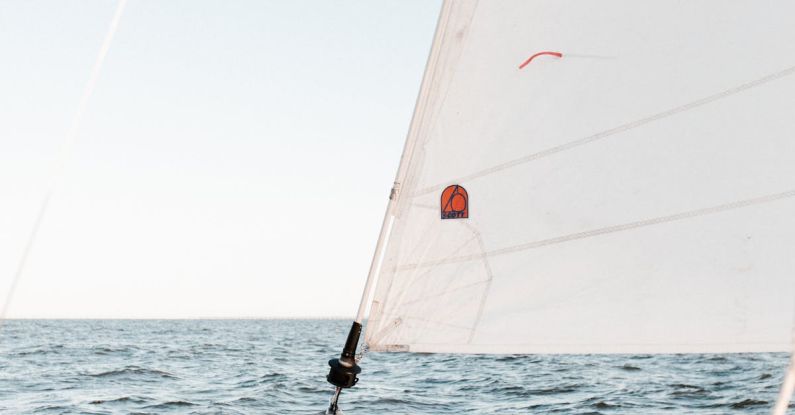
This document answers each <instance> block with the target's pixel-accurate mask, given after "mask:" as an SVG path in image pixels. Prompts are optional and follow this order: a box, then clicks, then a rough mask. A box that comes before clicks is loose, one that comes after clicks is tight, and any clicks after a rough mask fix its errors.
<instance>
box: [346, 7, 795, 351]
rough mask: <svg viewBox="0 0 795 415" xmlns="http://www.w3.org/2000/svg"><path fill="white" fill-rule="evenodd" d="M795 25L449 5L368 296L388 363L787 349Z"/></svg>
mask: <svg viewBox="0 0 795 415" xmlns="http://www.w3.org/2000/svg"><path fill="white" fill-rule="evenodd" d="M793 15H795V3H793V2H790V1H784V0H780V1H772V2H765V3H759V2H754V1H750V0H747V1H729V2H727V1H718V0H703V1H692V2H670V1H647V2H631V1H624V0H606V1H599V2H574V1H560V0H534V1H522V0H512V1H499V2H497V1H493V2H487V1H481V2H477V1H448V2H445V4H444V5H443V7H442V13H441V17H440V22H439V27H438V29H437V33H436V36H435V40H434V44H433V47H432V51H431V55H430V59H429V63H428V67H427V69H426V74H425V79H424V82H423V86H422V88H421V92H420V96H419V99H418V103H417V109H416V112H415V115H414V119H413V121H412V125H411V128H410V132H409V137H408V140H407V144H406V149H405V153H404V156H403V159H402V161H401V166H400V170H399V172H398V177H397V180H396V188H395V190H394V191H393V197H392V200H391V202H390V207H389V209H388V212H387V220H385V227H384V229H383V230H382V241H381V243H379V246H380V247H381V248H379V251H378V252H376V260H375V263H376V265H375V266H374V267H373V269H372V270H371V274H372V275H371V276H370V280H369V281H370V283H368V287H369V286H370V284H374V287H375V288H374V291H373V294H372V302H371V311H370V317H369V320H368V322H367V327H366V342H367V345H368V346H369V348H370V350H374V351H410V352H446V353H689V352H765V351H788V350H790V349H791V347H792V327H793V318H794V317H795V316H794V315H793V314H794V313H793V312H794V311H795V255H793V252H795V219H793V216H795V135H794V134H795V133H794V132H795V113H793V108H795V42H792V40H793V39H795V25H793V24H792V16H793ZM531 57H532V59H530V58H531ZM373 281H375V282H373ZM365 298H367V293H366V295H365ZM361 314H362V313H360V316H361Z"/></svg>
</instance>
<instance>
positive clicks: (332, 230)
mask: <svg viewBox="0 0 795 415" xmlns="http://www.w3.org/2000/svg"><path fill="white" fill-rule="evenodd" d="M115 7H116V3H115V2H114V1H111V0H92V1H89V0H83V1H80V2H63V1H55V0H49V1H30V0H12V1H3V2H0V56H2V58H1V59H0V62H2V64H0V295H2V297H0V298H5V293H6V291H7V290H8V287H9V285H10V283H11V278H12V275H13V273H14V269H15V267H16V264H17V261H18V260H19V257H20V254H21V252H22V249H23V245H24V242H25V238H26V236H27V233H28V232H30V228H31V226H32V224H33V222H34V216H35V213H36V210H37V208H38V205H39V203H40V200H41V198H42V196H43V195H44V193H45V190H46V185H47V182H48V175H49V174H50V170H51V166H52V165H53V163H54V161H55V160H56V159H57V155H58V148H59V146H60V144H61V142H62V141H63V139H64V136H65V134H66V131H67V129H68V127H69V124H70V122H71V118H72V117H73V116H74V113H75V111H76V109H77V106H78V101H79V99H80V94H81V93H82V90H83V88H84V86H85V84H86V81H87V79H88V76H89V71H90V68H91V65H92V64H93V62H94V59H95V57H96V55H97V52H98V51H99V48H100V45H101V43H102V40H103V38H104V36H105V33H106V31H107V28H108V25H109V23H110V20H111V17H112V15H113V12H114V10H115ZM439 7H440V2H439V1H428V0H414V1H405V0H400V1H378V2H371V1H345V2H340V1H333V2H332V1H311V2H310V1H223V2H222V1H197V0H181V1H176V0H175V1H155V0H130V1H129V3H128V4H127V7H126V10H125V12H124V15H123V16H122V18H121V22H120V25H119V27H118V32H117V33H116V37H115V39H114V41H113V44H112V46H111V49H110V52H109V54H108V55H107V59H106V61H105V66H104V68H103V70H102V73H101V76H100V78H99V80H98V83H97V85H96V90H95V93H94V95H93V96H92V98H91V101H90V102H89V104H88V110H87V113H86V116H85V119H84V123H83V128H82V130H81V132H80V134H79V136H78V143H77V146H76V147H75V150H74V152H73V155H72V157H71V159H70V160H69V164H68V168H67V169H66V172H65V175H64V177H63V180H62V182H61V185H60V186H59V188H58V190H57V192H56V194H55V196H54V199H53V201H52V203H51V205H50V209H49V211H48V212H47V216H46V219H45V221H44V223H43V227H42V230H41V233H40V235H39V237H38V238H37V240H36V242H35V246H34V250H33V253H32V255H31V257H30V261H29V263H28V267H27V269H26V271H25V273H24V275H23V276H22V279H21V280H20V283H19V286H18V290H17V292H16V295H15V296H14V298H13V302H12V304H11V307H10V310H9V314H8V317H12V318H14V317H24V318H31V317H55V318H192V317H352V316H353V314H354V313H355V311H356V307H357V306H358V302H359V297H360V295H361V290H362V287H363V286H364V282H365V278H366V273H367V268H368V266H369V263H370V259H371V256H372V253H373V248H374V245H375V242H376V239H377V236H378V231H379V228H380V223H381V219H382V217H383V213H384V209H385V207H386V202H387V197H388V194H389V190H390V187H391V183H392V179H393V178H394V174H395V170H396V168H397V164H398V161H399V158H400V153H401V150H402V147H403V141H404V138H405V134H406V131H407V129H408V125H409V121H410V119H411V114H412V112H413V109H414V101H415V99H416V95H417V92H418V89H419V83H420V81H421V78H422V72H423V69H424V66H425V60H426V58H427V54H428V50H429V48H430V45H431V40H432V36H433V31H434V28H435V25H436V19H437V16H438V11H439Z"/></svg>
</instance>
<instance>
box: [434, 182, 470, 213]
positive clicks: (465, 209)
mask: <svg viewBox="0 0 795 415" xmlns="http://www.w3.org/2000/svg"><path fill="white" fill-rule="evenodd" d="M441 203H442V219H466V218H468V217H469V195H468V194H467V191H466V189H464V188H463V187H461V186H459V185H457V184H454V185H452V186H447V187H446V188H445V189H444V191H443V192H442V200H441Z"/></svg>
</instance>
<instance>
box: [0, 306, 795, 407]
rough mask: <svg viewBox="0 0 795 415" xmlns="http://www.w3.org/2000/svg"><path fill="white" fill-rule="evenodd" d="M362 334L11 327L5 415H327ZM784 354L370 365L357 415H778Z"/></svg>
mask: <svg viewBox="0 0 795 415" xmlns="http://www.w3.org/2000/svg"><path fill="white" fill-rule="evenodd" d="M348 327H349V323H348V322H346V321H323V320H72V321H63V320H35V321H34V320H11V321H7V322H6V324H5V326H4V327H3V328H2V330H1V331H0V413H2V414H75V413H81V414H132V413H135V414H172V413H173V414H317V413H318V412H320V411H321V410H322V409H323V408H324V407H325V405H326V403H327V401H328V398H329V396H330V394H331V389H330V386H329V385H328V384H326V383H325V373H326V371H327V366H326V361H327V360H328V359H329V358H330V357H333V356H334V355H336V354H337V353H338V352H339V349H340V346H341V343H342V342H343V340H344V338H345V335H346V333H347V329H348ZM787 360H788V357H787V356H786V355H783V354H732V355H663V356H657V355H654V356H628V355H618V356H458V355H427V354H426V355H421V354H403V353H398V354H382V353H371V354H368V355H367V357H366V359H365V360H364V361H363V362H362V366H363V369H364V373H363V374H362V376H361V381H360V383H359V386H357V387H356V388H354V389H353V390H350V391H346V392H345V393H344V394H343V398H342V402H343V405H342V406H343V409H344V410H345V413H346V414H348V415H355V414H465V413H466V414H549V413H559V414H733V413H738V414H739V413H743V414H766V413H769V412H770V408H771V407H772V405H773V403H774V401H775V397H776V395H777V393H778V388H779V385H780V382H781V379H782V376H783V373H784V370H785V368H786V364H787Z"/></svg>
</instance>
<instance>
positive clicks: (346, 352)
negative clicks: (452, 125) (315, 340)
mask: <svg viewBox="0 0 795 415" xmlns="http://www.w3.org/2000/svg"><path fill="white" fill-rule="evenodd" d="M451 8H452V1H451V0H444V1H443V3H442V8H441V12H440V13H439V18H438V20H437V22H436V31H435V33H434V37H433V43H432V45H431V50H430V52H429V54H428V59H427V62H426V65H425V73H424V74H423V77H422V82H421V84H420V91H419V93H418V94H417V100H416V103H415V106H414V114H413V115H412V118H411V123H410V126H409V132H408V135H407V137H406V142H405V143H404V145H403V154H402V155H401V157H400V163H399V164H398V170H397V173H396V174H395V181H394V183H393V185H392V189H391V190H390V192H389V202H388V203H387V207H386V211H385V212H384V219H383V221H382V223H381V231H380V233H379V235H378V242H377V243H376V245H375V252H373V259H372V261H371V262H370V269H369V271H368V273H367V281H366V282H365V284H364V290H363V292H362V298H361V300H360V302H359V308H358V310H357V312H356V317H355V318H354V320H353V324H352V325H351V329H350V331H349V332H348V337H347V339H346V341H345V346H344V347H343V349H342V353H341V354H340V357H339V358H338V359H331V360H329V366H330V370H329V374H328V375H327V376H326V380H327V381H328V382H329V383H331V384H332V385H334V386H335V387H336V389H335V391H334V395H333V396H332V398H331V403H330V404H329V408H328V410H327V411H326V413H327V414H332V415H333V414H337V412H338V411H339V406H338V401H339V397H340V394H341V393H342V390H343V389H347V388H351V387H353V386H354V385H356V383H357V382H358V381H359V378H358V375H359V374H360V373H361V371H362V369H361V367H359V365H358V364H357V361H356V348H357V346H358V344H359V339H360V337H361V334H362V329H363V328H362V322H363V321H364V315H365V313H366V311H367V305H368V304H369V302H370V297H371V294H372V291H373V288H374V284H375V280H376V278H377V275H378V272H379V270H380V268H381V261H382V259H383V255H384V252H385V248H386V244H387V240H388V238H389V234H390V233H391V230H392V225H393V224H394V219H395V215H394V210H395V206H396V204H397V201H398V198H399V196H400V186H401V183H403V180H404V178H405V176H406V172H407V171H408V167H409V164H410V163H411V159H412V155H413V154H414V150H415V147H416V143H417V138H418V137H419V129H420V126H421V124H422V119H423V117H424V115H425V108H426V107H427V97H428V95H429V93H428V91H429V89H430V84H431V83H432V81H433V71H434V68H435V67H436V65H435V63H436V61H437V60H438V57H439V54H440V52H441V47H440V41H439V39H440V37H441V34H442V33H443V32H444V26H445V22H446V21H447V19H448V17H449V15H450V11H451Z"/></svg>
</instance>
